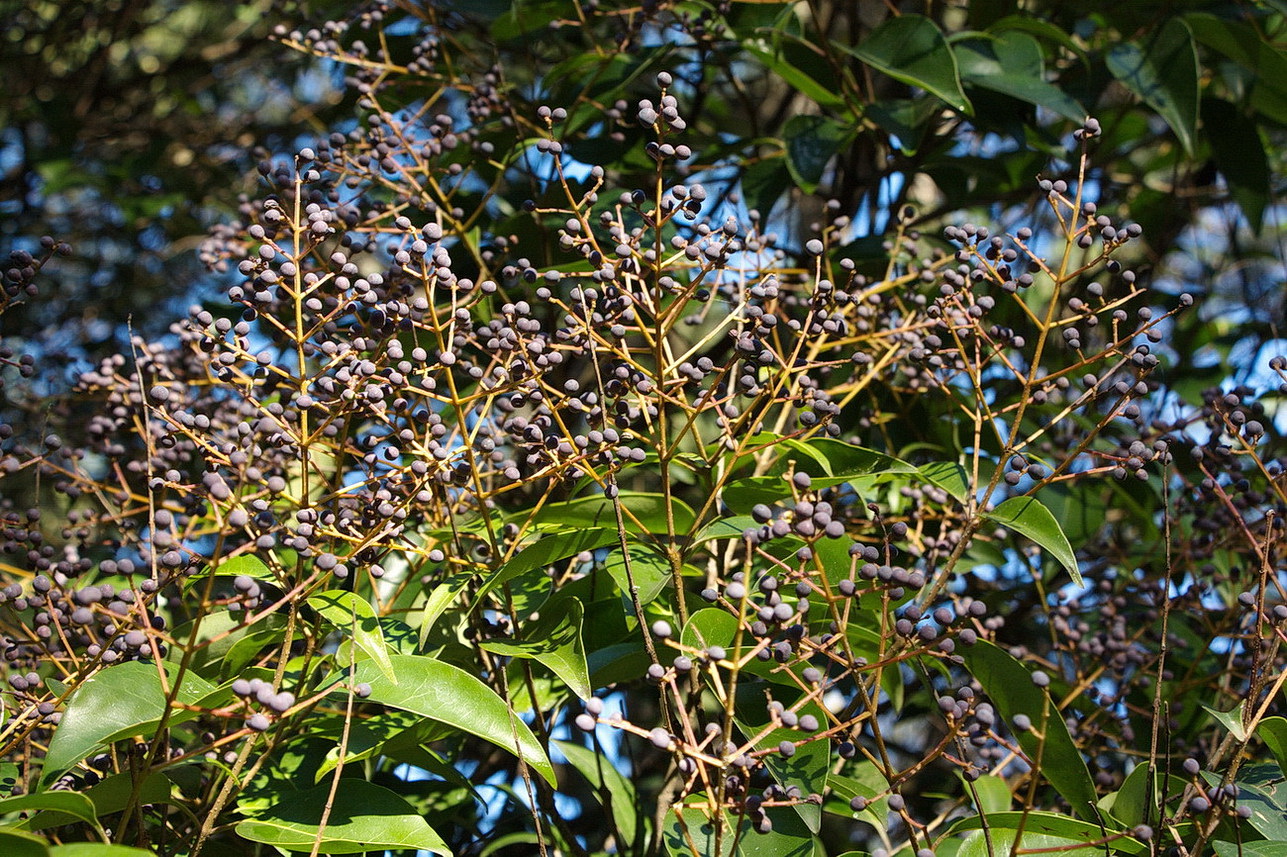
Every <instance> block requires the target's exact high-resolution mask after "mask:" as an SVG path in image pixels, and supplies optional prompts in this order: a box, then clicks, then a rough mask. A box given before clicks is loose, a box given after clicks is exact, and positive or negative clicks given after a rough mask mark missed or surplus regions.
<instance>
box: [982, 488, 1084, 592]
mask: <svg viewBox="0 0 1287 857" xmlns="http://www.w3.org/2000/svg"><path fill="white" fill-rule="evenodd" d="M984 517H985V518H987V519H988V520H990V521H993V522H994V523H997V524H1000V525H1001V526H1003V527H1006V528H1007V529H1010V530H1013V531H1014V532H1016V533H1018V534H1019V535H1021V536H1024V537H1026V538H1029V539H1031V540H1032V541H1034V542H1036V543H1037V545H1038V546H1039V547H1041V548H1042V549H1043V550H1045V551H1047V552H1048V553H1049V554H1050V555H1051V556H1053V557H1054V558H1055V559H1057V560H1059V563H1060V564H1061V565H1062V566H1063V567H1064V568H1065V569H1067V571H1068V574H1069V575H1070V576H1071V577H1072V579H1073V583H1075V584H1077V585H1078V586H1082V585H1083V583H1082V579H1081V572H1080V571H1079V570H1078V568H1077V556H1076V554H1074V553H1073V549H1072V545H1071V544H1069V543H1068V537H1067V536H1065V535H1064V531H1063V529H1062V528H1061V527H1060V526H1059V521H1057V520H1056V519H1055V516H1054V515H1052V514H1050V510H1049V509H1047V508H1046V507H1045V506H1043V505H1042V504H1041V501H1040V500H1038V499H1037V498H1035V497H1011V498H1010V499H1009V500H1006V501H1004V502H1002V503H1001V504H1000V505H998V506H997V507H996V508H995V509H993V510H992V511H991V512H987V513H985V514H984Z"/></svg>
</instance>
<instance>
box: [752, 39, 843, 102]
mask: <svg viewBox="0 0 1287 857" xmlns="http://www.w3.org/2000/svg"><path fill="white" fill-rule="evenodd" d="M744 47H745V49H746V52H747V53H748V54H750V55H751V56H753V57H755V58H756V59H757V60H759V61H760V62H761V63H762V64H763V65H764V67H765V68H766V69H768V70H769V71H771V72H773V73H774V74H776V75H777V76H778V77H780V78H782V79H783V80H784V81H786V82H787V83H789V84H790V85H791V87H792V88H793V89H795V90H796V91H797V92H800V93H803V94H804V95H806V96H808V97H809V98H810V100H812V101H814V102H815V103H816V104H818V105H820V106H822V107H841V106H843V105H844V103H845V102H844V99H843V98H842V97H841V94H840V93H839V92H836V91H835V90H833V89H830V88H828V87H826V86H823V85H822V84H821V83H819V82H818V81H816V80H814V79H813V78H812V77H811V76H809V74H807V73H806V72H804V71H803V70H802V69H799V68H796V67H795V66H794V65H792V64H791V63H790V61H789V60H788V59H787V58H786V57H785V56H783V55H782V52H781V51H775V50H771V49H769V48H768V47H760V46H759V45H758V44H757V43H756V42H755V41H747V42H746V43H745V45H744Z"/></svg>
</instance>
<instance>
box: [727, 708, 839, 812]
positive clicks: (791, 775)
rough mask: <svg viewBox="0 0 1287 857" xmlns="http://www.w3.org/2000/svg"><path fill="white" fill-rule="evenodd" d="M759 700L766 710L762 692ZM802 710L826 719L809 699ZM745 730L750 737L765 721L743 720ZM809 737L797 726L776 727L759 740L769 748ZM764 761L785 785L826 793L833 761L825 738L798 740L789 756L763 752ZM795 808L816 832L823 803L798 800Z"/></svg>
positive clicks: (763, 747) (761, 747)
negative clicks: (829, 768)
mask: <svg viewBox="0 0 1287 857" xmlns="http://www.w3.org/2000/svg"><path fill="white" fill-rule="evenodd" d="M757 702H758V703H759V705H758V706H756V707H755V709H756V710H757V711H763V710H764V699H763V696H760V698H759V699H758V700H757ZM799 713H800V714H812V715H813V716H814V717H816V718H818V722H819V723H826V722H827V712H825V711H823V710H822V707H821V706H819V705H817V704H816V703H810V704H808V705H805V706H802V707H801V708H800V709H799ZM739 725H741V728H742V731H744V732H746V733H748V734H747V737H748V738H749V737H751V736H752V735H754V734H756V733H758V732H759V731H760V729H761V728H763V725H764V724H755V725H754V726H752V725H750V724H741V723H740V722H739ZM806 737H808V736H807V735H805V733H803V732H800V731H799V730H797V729H785V728H783V729H774V730H773V731H772V732H770V733H769V734H768V735H766V736H764V737H763V738H761V739H760V740H759V741H757V742H756V744H755V746H756V749H758V750H769V749H771V748H775V747H777V746H778V745H779V744H780V743H781V742H783V741H790V742H792V743H795V742H797V741H800V740H802V739H804V738H806ZM763 758H764V764H765V765H766V766H767V767H768V769H769V771H770V772H771V773H772V774H773V778H774V779H775V780H777V781H778V783H779V784H780V785H781V786H783V787H784V788H785V787H788V786H799V787H800V791H801V792H803V793H804V794H806V795H809V794H825V793H826V787H827V769H828V766H829V763H830V761H831V744H830V742H829V741H826V740H813V741H809V742H808V743H805V744H799V745H798V746H797V747H796V748H795V755H793V756H791V757H790V758H786V757H784V756H782V755H781V754H780V753H776V752H771V753H769V754H768V755H766V756H764V757H763ZM795 811H796V812H797V813H798V814H799V816H800V818H801V819H803V821H804V823H805V826H806V827H808V828H809V830H810V831H812V832H813V833H817V832H818V831H819V830H820V829H821V826H822V807H821V806H819V805H817V804H812V803H798V804H796V805H795Z"/></svg>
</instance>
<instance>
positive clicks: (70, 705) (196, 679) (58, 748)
mask: <svg viewBox="0 0 1287 857" xmlns="http://www.w3.org/2000/svg"><path fill="white" fill-rule="evenodd" d="M214 691H215V687H214V685H212V684H210V683H209V682H207V681H206V680H205V679H203V678H201V677H200V676H198V675H196V674H195V673H193V672H191V671H189V672H187V673H185V674H184V676H183V681H182V683H181V684H180V685H179V688H178V692H177V696H176V701H177V702H179V703H184V704H188V705H194V706H195V705H196V704H197V703H198V702H200V701H201V700H202V699H203V698H204V697H206V696H208V695H209V694H211V693H212V692H214ZM165 706H166V697H165V691H164V689H163V688H162V685H161V677H160V675H159V673H158V671H157V666H156V664H152V663H146V662H143V661H129V662H127V663H123V664H119V665H117V666H112V667H107V668H106V669H102V670H99V671H98V672H97V673H95V674H94V675H92V676H90V677H89V678H87V679H85V680H84V681H82V682H81V683H80V686H79V687H77V688H76V690H75V691H73V692H72V694H71V696H70V697H69V698H68V699H67V707H66V708H65V709H64V711H63V717H62V721H61V722H60V723H59V724H58V728H57V729H55V730H54V735H53V737H52V738H51V739H50V741H49V752H48V753H46V754H45V767H44V769H43V770H42V771H41V783H42V784H46V785H47V784H48V783H50V782H52V781H53V780H54V779H56V778H57V777H59V776H60V775H62V774H63V773H65V772H66V771H67V770H68V769H69V768H71V767H72V766H73V765H75V764H76V763H77V762H79V761H80V760H82V759H84V758H86V757H88V756H89V755H90V754H92V753H93V752H94V751H95V750H97V749H98V748H99V747H101V746H102V745H103V744H105V743H107V742H110V741H118V740H121V739H122V738H128V737H131V736H134V735H146V736H150V735H151V734H152V733H153V732H154V730H155V729H156V727H157V725H158V724H159V722H160V720H161V717H162V715H164V713H165ZM195 716H196V714H195V713H194V712H192V711H189V710H185V709H181V708H176V709H175V710H174V711H173V712H171V715H170V718H169V722H170V723H172V724H173V723H180V722H182V721H185V720H190V719H192V718H193V717H195Z"/></svg>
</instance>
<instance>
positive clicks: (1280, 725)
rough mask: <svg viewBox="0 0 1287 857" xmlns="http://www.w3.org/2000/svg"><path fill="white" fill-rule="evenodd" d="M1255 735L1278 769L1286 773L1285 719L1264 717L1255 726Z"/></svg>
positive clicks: (1286, 718) (1286, 727)
mask: <svg viewBox="0 0 1287 857" xmlns="http://www.w3.org/2000/svg"><path fill="white" fill-rule="evenodd" d="M1256 735H1257V736H1258V737H1259V738H1260V740H1262V741H1264V742H1265V746H1266V747H1268V748H1269V752H1270V753H1272V754H1273V756H1274V759H1275V761H1277V762H1278V767H1279V769H1281V770H1282V771H1283V772H1285V773H1287V717H1266V718H1265V719H1264V720H1261V721H1260V723H1259V724H1257V725H1256Z"/></svg>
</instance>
